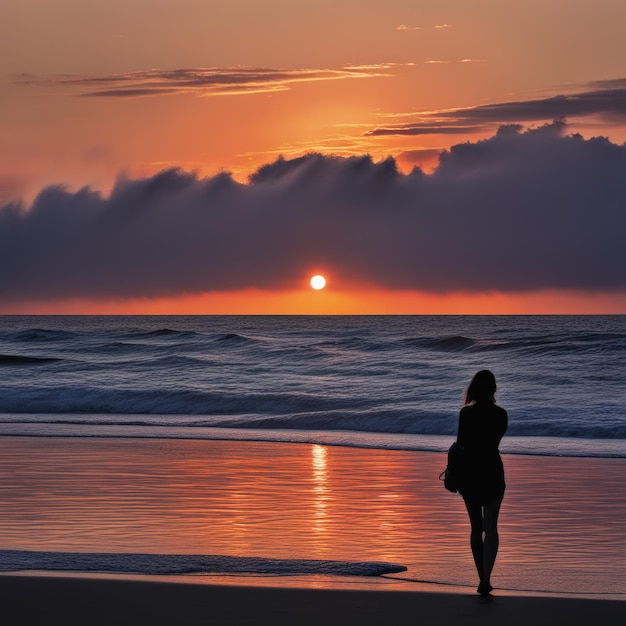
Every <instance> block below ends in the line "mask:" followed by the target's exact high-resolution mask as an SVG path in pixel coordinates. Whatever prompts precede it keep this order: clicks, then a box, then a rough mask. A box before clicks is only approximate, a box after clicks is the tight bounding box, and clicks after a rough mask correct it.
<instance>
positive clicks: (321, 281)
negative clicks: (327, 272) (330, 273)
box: [311, 274, 326, 291]
mask: <svg viewBox="0 0 626 626" xmlns="http://www.w3.org/2000/svg"><path fill="white" fill-rule="evenodd" d="M311 287H313V289H317V290H318V291H319V290H320V289H324V287H326V279H325V278H324V277H323V276H320V275H319V274H316V275H315V276H313V277H312V278H311Z"/></svg>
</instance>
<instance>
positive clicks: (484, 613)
mask: <svg viewBox="0 0 626 626" xmlns="http://www.w3.org/2000/svg"><path fill="white" fill-rule="evenodd" d="M0 591H1V593H2V598H3V613H4V615H13V616H14V617H13V621H8V622H5V623H7V624H19V625H23V626H30V625H35V624H51V625H55V626H56V625H57V624H58V625H59V626H60V625H63V626H73V625H83V624H90V625H91V626H100V625H102V626H108V625H110V624H118V625H128V626H136V625H138V624H149V625H151V626H169V625H171V624H185V625H187V626H194V625H196V624H198V625H200V624H203V625H204V624H225V625H226V624H228V625H233V626H244V625H248V624H250V625H265V624H267V625H268V626H283V625H284V626H287V625H292V624H301V625H302V626H308V625H311V626H318V625H319V624H328V625H329V626H333V625H337V626H340V625H341V626H344V625H345V624H363V625H365V626H369V625H372V626H374V625H382V624H392V623H411V624H433V625H434V624H440V625H448V624H450V625H452V624H485V625H490V624H507V626H526V625H528V624H533V625H535V626H543V625H546V626H554V624H568V625H570V626H587V625H589V624H602V625H603V626H617V625H618V624H623V621H624V617H626V604H625V603H624V602H620V601H615V600H614V601H610V600H588V599H580V598H571V599H564V598H546V597H512V596H505V597H501V596H497V597H494V598H491V599H487V600H485V599H483V598H481V597H480V596H476V595H470V594H457V593H455V594H448V593H445V594H443V593H429V592H409V591H407V592H403V591H380V592H375V591H374V592H373V591H356V590H331V589H303V588H295V589H294V588H285V587H278V586H276V587H254V586H223V585H194V584H180V583H162V582H143V581H128V580H125V581H124V580H97V579H86V578H52V577H49V578H40V577H19V576H10V577H7V576H0Z"/></svg>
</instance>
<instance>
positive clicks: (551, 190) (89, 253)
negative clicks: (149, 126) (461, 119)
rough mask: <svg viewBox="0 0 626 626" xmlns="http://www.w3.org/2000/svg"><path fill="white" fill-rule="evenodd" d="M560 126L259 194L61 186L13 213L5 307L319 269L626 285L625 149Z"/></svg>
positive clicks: (459, 282) (224, 185)
mask: <svg viewBox="0 0 626 626" xmlns="http://www.w3.org/2000/svg"><path fill="white" fill-rule="evenodd" d="M564 128H565V127H564V125H563V124H562V123H554V124H550V125H547V126H544V127H541V128H539V129H534V130H528V131H523V130H522V129H521V128H520V127H519V126H504V127H502V128H501V129H500V130H499V131H498V132H497V133H496V134H495V135H494V136H493V137H491V138H489V139H486V140H482V141H478V142H476V143H464V144H459V145H456V146H454V147H453V148H451V149H450V150H449V151H447V152H445V153H443V154H442V155H441V159H440V164H439V166H438V167H437V169H436V170H435V171H434V172H433V173H432V174H428V175H427V174H424V173H423V172H422V171H420V170H415V171H414V172H413V173H412V174H410V175H403V174H401V173H399V172H398V171H397V169H396V167H395V163H394V161H393V160H391V159H389V160H387V161H383V162H380V163H373V162H372V160H371V159H370V158H369V157H361V158H356V157H354V158H339V157H332V156H322V155H319V154H311V155H307V156H304V157H301V158H299V159H294V160H284V159H278V160H277V161H275V162H273V163H269V164H268V165H266V166H264V167H262V168H261V169H260V170H259V171H258V172H257V173H256V174H255V175H254V176H252V178H251V180H250V181H249V183H247V184H240V183H237V182H235V181H234V180H233V179H232V178H231V177H230V176H229V175H227V174H222V175H219V176H215V177H211V178H205V179H198V178H197V177H196V176H194V175H192V174H189V173H185V172H182V171H180V170H168V171H164V172H162V173H160V174H158V175H156V176H152V177H149V178H145V179H139V180H120V181H119V182H118V184H117V185H116V187H115V189H114V190H113V192H112V193H111V194H110V196H108V197H106V198H105V197H102V196H101V195H100V194H98V193H96V192H94V191H92V190H90V189H87V188H86V189H82V190H80V191H77V192H70V191H68V190H66V189H64V188H61V187H51V188H47V189H45V190H44V191H42V193H41V194H40V195H39V197H38V198H37V199H36V200H35V202H34V203H33V205H32V206H31V207H29V208H28V210H26V209H25V208H24V207H20V206H17V205H11V206H7V207H5V208H4V209H2V210H0V296H1V298H2V301H3V302H11V301H19V300H24V299H45V298H60V297H95V298H98V297H137V296H165V295H167V296H173V295H177V294H189V293H193V292H200V291H210V290H231V289H240V288H248V287H255V288H261V289H282V288H289V287H292V286H293V285H294V284H295V283H296V281H297V282H298V283H299V281H301V279H302V276H303V275H305V272H306V271H308V268H310V267H311V266H312V265H315V266H318V267H319V266H324V267H328V268H329V269H330V270H332V272H333V274H334V275H335V276H336V277H337V281H339V282H341V283H343V284H346V285H349V286H351V287H358V286H360V285H368V286H373V285H377V286H380V287H383V288H390V289H419V290H428V291H432V292H445V291H449V290H465V291H485V290H502V291H517V290H526V289H540V288H580V289H592V290H593V289H598V290H600V289H602V290H624V289H626V273H625V272H624V267H626V246H624V245H623V234H624V232H626V211H625V210H624V208H625V207H626V146H618V145H615V144H613V143H611V142H610V141H608V140H607V139H603V138H593V139H583V138H582V137H580V136H578V135H576V136H567V135H565V134H564Z"/></svg>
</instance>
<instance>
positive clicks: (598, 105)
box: [365, 60, 626, 136]
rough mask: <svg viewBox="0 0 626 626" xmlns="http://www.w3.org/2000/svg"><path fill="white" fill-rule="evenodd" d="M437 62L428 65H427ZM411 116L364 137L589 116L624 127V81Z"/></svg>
mask: <svg viewBox="0 0 626 626" xmlns="http://www.w3.org/2000/svg"><path fill="white" fill-rule="evenodd" d="M467 61H468V60H465V62H467ZM436 62H437V61H427V63H436ZM461 62H464V61H461ZM589 87H592V89H589ZM413 115H414V116H415V117H416V118H418V120H417V121H416V122H415V123H413V124H411V123H404V124H397V125H394V124H392V125H389V126H386V127H384V128H374V129H371V130H369V131H368V132H366V133H365V134H366V135H367V136H376V135H425V134H438V133H441V134H454V132H455V131H454V130H453V129H454V128H458V129H459V131H458V132H459V133H461V132H474V131H477V130H480V129H481V127H482V129H483V130H484V129H490V128H494V127H495V126H496V125H499V124H502V123H505V124H506V123H518V122H546V121H549V120H555V119H571V118H581V117H588V116H598V117H600V118H601V119H604V120H606V121H609V122H616V121H617V122H620V123H624V122H626V79H616V80H605V81H597V82H594V83H590V84H589V85H588V88H587V90H585V91H582V92H580V93H574V94H569V95H558V96H552V97H548V98H539V99H535V100H521V101H514V102H501V103H497V104H485V105H481V106H476V107H467V108H459V109H447V110H445V111H430V112H424V113H421V114H419V113H414V114H413Z"/></svg>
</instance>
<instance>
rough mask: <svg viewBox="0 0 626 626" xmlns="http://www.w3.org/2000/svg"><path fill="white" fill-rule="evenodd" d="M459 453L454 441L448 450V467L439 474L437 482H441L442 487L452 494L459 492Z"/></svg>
mask: <svg viewBox="0 0 626 626" xmlns="http://www.w3.org/2000/svg"><path fill="white" fill-rule="evenodd" d="M459 452H460V449H459V447H458V445H457V443H456V441H455V442H454V443H453V444H452V445H451V446H450V447H449V448H448V465H447V466H446V469H445V470H443V472H441V474H439V480H442V481H443V486H444V487H445V488H446V489H447V490H448V491H451V492H452V493H456V492H457V491H458V490H459Z"/></svg>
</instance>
